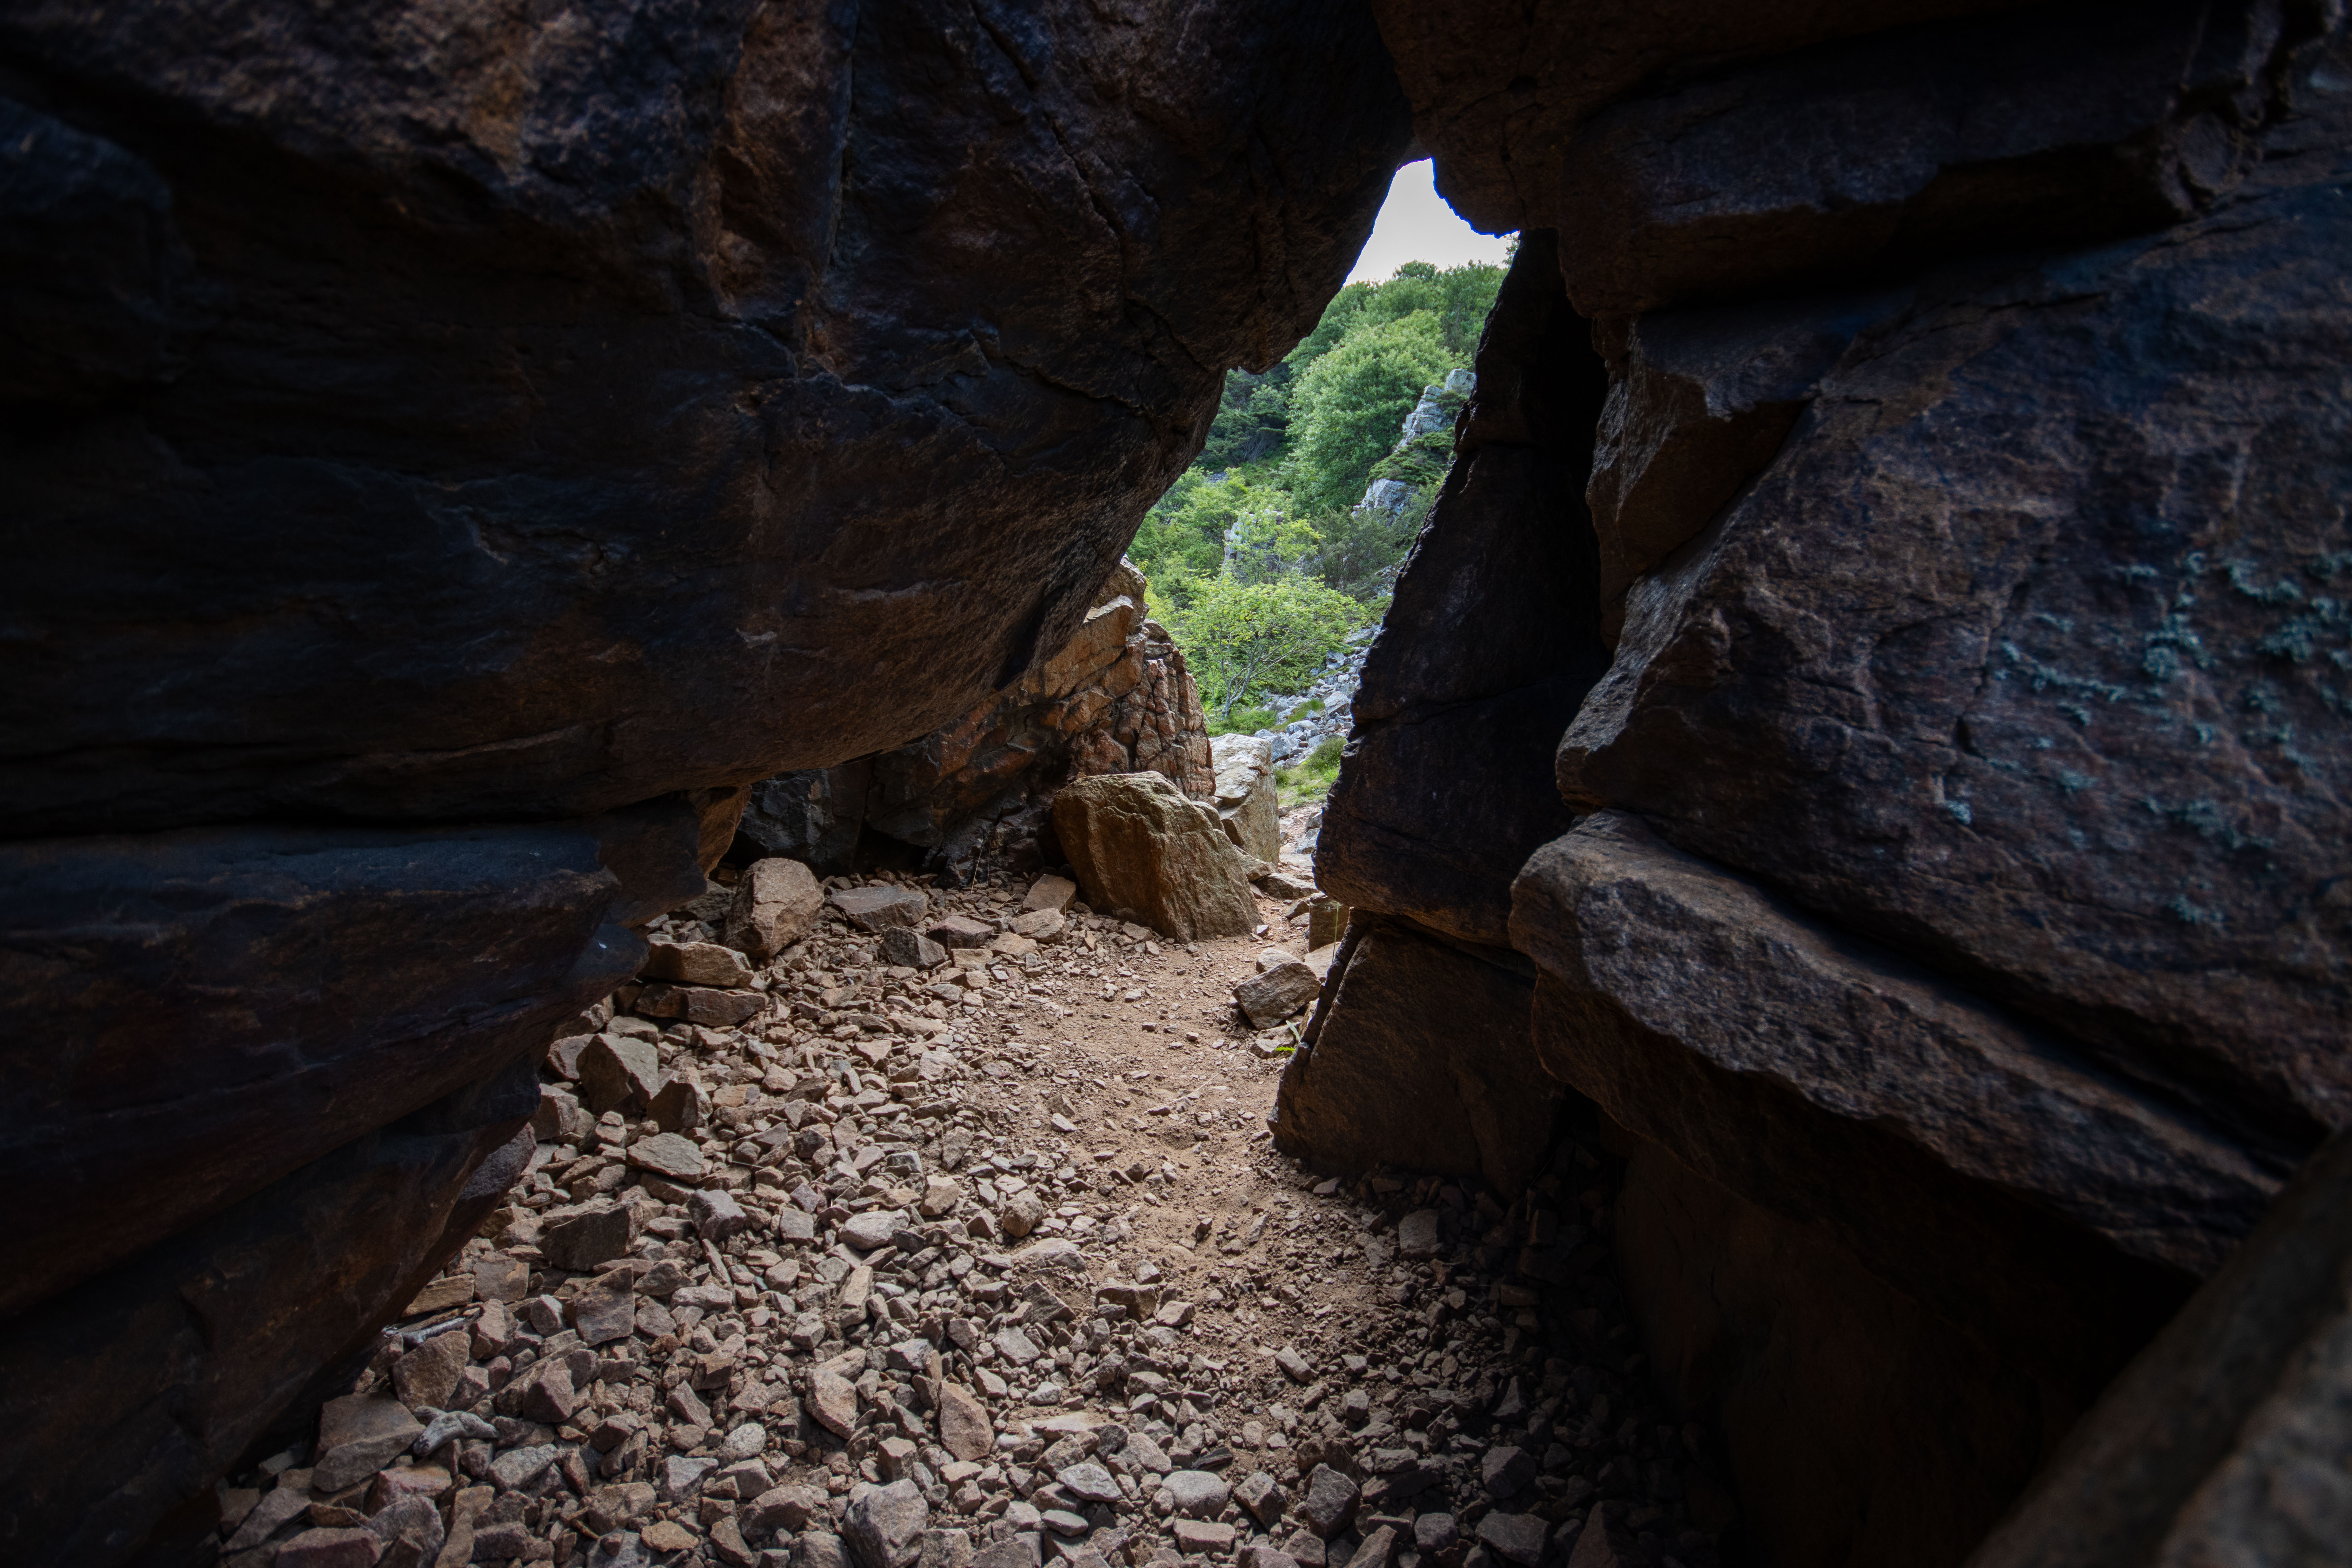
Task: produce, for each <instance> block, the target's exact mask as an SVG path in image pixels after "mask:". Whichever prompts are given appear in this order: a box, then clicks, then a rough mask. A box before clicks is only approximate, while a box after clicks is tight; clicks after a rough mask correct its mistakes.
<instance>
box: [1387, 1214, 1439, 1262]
mask: <svg viewBox="0 0 2352 1568" xmlns="http://www.w3.org/2000/svg"><path fill="white" fill-rule="evenodd" d="M1397 1251H1398V1252H1399V1253H1400V1254H1401V1255H1402V1256H1403V1257H1406V1258H1434V1257H1435V1256H1437V1211H1436V1210H1435V1209H1415V1210H1413V1211H1412V1213H1411V1214H1409V1215H1405V1216H1404V1218H1402V1219H1401V1220H1399V1221H1397Z"/></svg>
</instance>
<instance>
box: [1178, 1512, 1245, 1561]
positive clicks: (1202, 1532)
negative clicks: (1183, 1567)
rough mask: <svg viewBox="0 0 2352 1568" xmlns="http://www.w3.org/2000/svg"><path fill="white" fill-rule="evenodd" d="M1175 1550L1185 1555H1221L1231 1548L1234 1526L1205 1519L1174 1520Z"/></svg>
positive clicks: (1232, 1545)
mask: <svg viewBox="0 0 2352 1568" xmlns="http://www.w3.org/2000/svg"><path fill="white" fill-rule="evenodd" d="M1175 1534H1176V1550H1178V1551H1179V1552H1183V1553H1184V1554H1185V1555H1186V1556H1188V1557H1189V1556H1192V1555H1193V1554H1194V1553H1196V1552H1197V1553H1200V1554H1202V1555H1204V1556H1223V1554H1224V1553H1226V1552H1230V1551H1232V1550H1233V1547H1234V1527H1233V1526H1232V1525H1230V1524H1217V1523H1214V1522H1213V1521H1209V1520H1205V1519H1180V1520H1178V1521H1176V1530H1175Z"/></svg>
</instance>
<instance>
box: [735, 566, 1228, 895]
mask: <svg viewBox="0 0 2352 1568" xmlns="http://www.w3.org/2000/svg"><path fill="white" fill-rule="evenodd" d="M1145 586H1146V584H1145V583H1144V580H1143V574H1141V573H1140V572H1138V571H1136V570H1135V569H1134V567H1133V565H1132V563H1123V564H1122V565H1121V567H1120V569H1119V570H1118V572H1116V573H1114V574H1112V577H1111V580H1110V582H1109V583H1108V584H1105V586H1104V590H1103V591H1104V593H1106V594H1107V595H1109V596H1108V598H1105V599H1103V600H1102V601H1101V602H1100V603H1098V604H1097V605H1095V607H1094V608H1093V609H1092V610H1091V611H1089V612H1088V614H1087V619H1086V620H1085V622H1083V623H1082V624H1081V625H1080V626H1079V627H1078V630H1077V634H1076V636H1074V637H1071V639H1070V640H1069V642H1068V643H1066V644H1065V645H1064V646H1063V647H1062V648H1061V649H1060V650H1059V651H1058V652H1056V653H1055V655H1054V656H1053V657H1052V658H1048V659H1046V660H1045V661H1044V662H1042V663H1040V664H1039V665H1038V666H1036V667H1035V668H1033V669H1031V670H1029V671H1027V672H1026V673H1025V674H1024V675H1023V676H1022V677H1021V679H1018V680H1016V681H1014V682H1013V684H1012V685H1011V686H1009V687H1007V688H1005V689H1003V691H1000V692H998V693H997V694H996V695H995V696H993V697H992V698H990V699H989V700H986V701H984V702H982V703H981V704H980V706H978V707H977V708H974V709H973V710H971V712H969V713H966V714H965V715H963V716H962V717H961V718H960V719H958V720H957V721H955V722H953V723H952V724H948V725H943V726H942V727H940V729H938V730H935V731H932V732H931V733H929V734H928V735H925V736H924V737H922V739H920V740H919V741H913V742H908V744H906V745H903V746H897V747H893V748H892V749H891V750H889V751H887V752H878V753H877V754H876V755H874V756H870V757H859V758H856V760H854V761H851V762H847V763H836V764H835V765H834V766H832V767H829V768H807V769H802V770H799V771H797V772H793V773H780V774H778V775H777V776H776V777H774V778H772V779H762V780H761V781H760V782H759V783H758V784H754V785H752V786H751V797H750V804H749V805H747V806H746V807H745V809H744V813H743V819H742V822H741V824H740V826H739V828H738V834H739V838H738V846H737V847H738V848H739V849H740V850H741V851H743V852H744V853H745V854H747V855H749V856H752V857H756V856H759V855H783V856H788V857H790V858H793V859H795V860H800V861H803V862H804V863H805V864H807V865H808V866H809V867H810V868H813V869H814V871H815V872H816V874H817V875H818V876H820V877H829V876H835V875H838V874H841V873H845V872H848V871H851V870H854V869H863V868H870V867H874V866H880V865H900V864H905V863H908V862H913V863H915V864H919V866H920V867H921V868H923V869H925V870H928V871H931V872H934V873H936V874H938V875H940V876H942V877H946V878H949V879H953V880H956V881H966V880H969V879H971V878H973V877H975V876H978V875H980V874H982V873H983V872H985V871H988V870H991V869H995V868H1008V869H1011V870H1013V871H1033V870H1034V869H1036V868H1037V867H1038V866H1039V865H1041V864H1044V863H1046V862H1049V861H1050V862H1055V863H1058V862H1059V861H1060V860H1061V859H1062V858H1063V857H1062V855H1061V853H1060V850H1059V847H1058V846H1055V845H1053V843H1052V840H1053V832H1052V826H1051V823H1050V821H1049V814H1050V813H1051V811H1052V808H1053V798H1054V794H1055V791H1056V790H1058V789H1059V788H1060V787H1061V786H1062V785H1063V784H1066V783H1068V782H1069V781H1070V780H1071V779H1073V778H1083V777H1087V776H1090V775H1093V774H1097V773H1135V772H1139V771H1149V772H1151V773H1164V774H1166V775H1167V776H1168V778H1169V779H1170V780H1171V781H1172V782H1173V783H1174V784H1176V785H1177V786H1178V787H1179V788H1181V789H1182V790H1183V791H1184V792H1185V793H1186V794H1187V795H1192V797H1193V798H1195V799H1198V800H1206V799H1208V798H1210V797H1211V796H1212V795H1213V794H1214V793H1215V789H1216V773H1215V770H1214V769H1213V767H1212V765H1211V762H1210V756H1209V731H1208V717H1207V715H1206V714H1205V713H1203V712H1202V709H1201V693H1200V689H1199V688H1198V687H1196V686H1195V685H1194V684H1193V681H1192V672H1191V671H1190V670H1189V669H1187V668H1185V665H1184V653H1183V650H1182V649H1181V648H1179V647H1177V646H1176V643H1175V640H1174V639H1173V638H1171V637H1170V636H1169V635H1168V632H1167V630H1166V628H1165V627H1163V626H1160V624H1159V623H1158V622H1156V621H1153V620H1150V619H1148V618H1147V617H1146V616H1145V614H1144V607H1143V606H1144V592H1145Z"/></svg>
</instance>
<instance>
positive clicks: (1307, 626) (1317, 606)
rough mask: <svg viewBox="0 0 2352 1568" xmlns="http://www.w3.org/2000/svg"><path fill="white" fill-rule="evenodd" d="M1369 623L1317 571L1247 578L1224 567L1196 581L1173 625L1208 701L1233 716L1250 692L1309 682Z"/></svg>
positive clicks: (1358, 608) (1356, 606)
mask: <svg viewBox="0 0 2352 1568" xmlns="http://www.w3.org/2000/svg"><path fill="white" fill-rule="evenodd" d="M1363 623H1364V607H1363V606H1362V605H1359V604H1358V603H1357V602H1356V601H1355V600H1353V599H1350V598H1349V597H1348V595H1345V594H1340V593H1336V592H1334V591H1333V590H1331V589H1329V588H1327V587H1325V586H1324V585H1323V584H1320V583H1318V582H1316V581H1315V580H1314V579H1313V578H1311V577H1302V576H1296V575H1286V576H1280V577H1276V578H1273V579H1271V580H1270V581H1267V582H1263V583H1243V582H1238V581H1236V580H1234V578H1232V577H1227V576H1223V575H1220V576H1216V577H1211V578H1208V579H1206V580H1205V581H1203V582H1202V583H1200V584H1196V585H1195V587H1194V589H1193V593H1192V603H1191V604H1190V605H1186V606H1185V607H1184V608H1183V609H1182V610H1181V611H1179V612H1178V613H1177V617H1176V621H1175V624H1174V625H1173V626H1171V627H1170V628H1169V629H1170V630H1171V631H1172V632H1174V633H1175V635H1176V640H1177V642H1178V643H1179V644H1180V645H1181V647H1183V649H1184V657H1185V658H1186V660H1187V661H1188V662H1189V663H1190V664H1191V665H1192V674H1193V677H1194V679H1197V680H1198V681H1199V682H1200V683H1201V697H1202V701H1203V702H1206V703H1209V704H1212V705H1213V706H1214V707H1215V708H1216V709H1217V710H1218V712H1219V714H1220V715H1223V716H1227V717H1230V716H1231V714H1232V712H1233V710H1234V707H1235V706H1236V705H1237V704H1239V703H1240V702H1241V701H1242V700H1243V699H1244V698H1246V697H1250V696H1253V695H1256V694H1259V693H1263V692H1269V691H1283V690H1288V689H1294V688H1296V687H1297V686H1300V685H1304V684H1305V683H1306V681H1307V679H1309V678H1310V677H1312V676H1313V675H1314V673H1315V671H1316V669H1317V668H1319V667H1320V666H1321V664H1322V663H1323V661H1324V660H1325V659H1326V658H1328V657H1330V655H1331V654H1333V653H1335V652H1337V651H1338V649H1339V647H1340V645H1341V644H1342V643H1344V642H1345V641H1346V640H1347V637H1348V634H1349V632H1351V631H1354V630H1355V629H1356V628H1357V627H1358V626H1361V625H1362V624H1363Z"/></svg>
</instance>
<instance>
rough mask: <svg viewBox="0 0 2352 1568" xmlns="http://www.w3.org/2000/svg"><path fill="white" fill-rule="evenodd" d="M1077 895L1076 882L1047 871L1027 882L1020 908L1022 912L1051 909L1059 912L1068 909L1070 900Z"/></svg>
mask: <svg viewBox="0 0 2352 1568" xmlns="http://www.w3.org/2000/svg"><path fill="white" fill-rule="evenodd" d="M1077 896H1078V885H1077V884H1076V882H1073V881H1071V880H1070V879H1068V878H1067V877H1056V876H1055V875H1054V874H1053V873H1052V872H1050V871H1049V872H1047V873H1046V874H1045V875H1044V876H1042V877H1040V878H1038V879H1036V880H1035V881H1034V882H1032V883H1030V884H1029V892H1028V895H1027V896H1026V897H1024V899H1023V900H1021V908H1022V910H1023V911H1024V912H1027V911H1029V910H1053V911H1054V912H1055V913H1056V914H1060V913H1063V912H1064V911H1066V910H1068V909H1069V907H1070V900H1072V899H1075V898H1076V897H1077Z"/></svg>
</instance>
